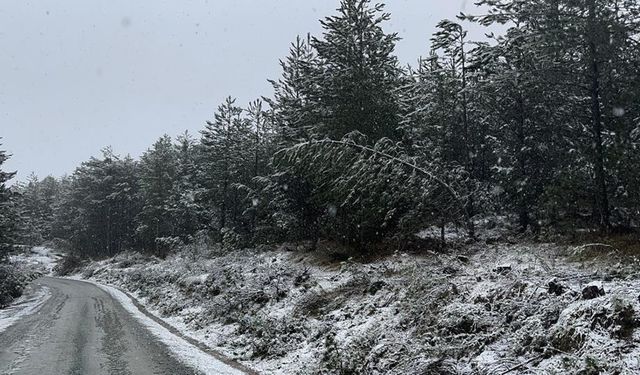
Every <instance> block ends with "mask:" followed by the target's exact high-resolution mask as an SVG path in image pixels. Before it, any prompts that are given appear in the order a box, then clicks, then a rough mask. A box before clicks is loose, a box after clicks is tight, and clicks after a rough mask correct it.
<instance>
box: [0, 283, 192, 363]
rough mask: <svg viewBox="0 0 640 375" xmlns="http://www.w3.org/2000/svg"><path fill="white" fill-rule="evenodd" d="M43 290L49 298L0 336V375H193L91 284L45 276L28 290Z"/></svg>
mask: <svg viewBox="0 0 640 375" xmlns="http://www.w3.org/2000/svg"><path fill="white" fill-rule="evenodd" d="M43 287H46V288H48V289H49V292H50V294H51V297H50V298H49V299H48V300H47V301H46V302H45V303H44V305H43V306H42V307H41V308H40V309H39V310H38V312H37V313H34V314H32V315H28V316H25V317H23V318H22V319H20V320H19V321H17V322H16V323H15V324H14V325H12V326H10V327H9V328H7V329H6V330H5V331H4V332H1V333H0V374H2V375H9V374H24V375H65V374H69V375H85V374H86V375H90V374H109V375H137V374H171V375H182V374H185V375H186V374H198V372H196V371H195V370H193V369H191V368H189V367H187V366H185V365H183V364H182V363H180V362H179V361H178V360H177V359H175V358H174V357H172V355H171V354H170V352H169V350H168V348H167V347H166V346H165V345H164V344H163V343H161V342H160V341H158V339H156V338H155V337H154V336H153V335H152V334H151V333H150V332H149V331H147V329H146V328H145V327H144V326H142V325H141V324H140V323H139V322H138V321H137V320H136V319H135V318H134V317H133V316H132V315H131V314H130V313H129V312H127V311H126V310H125V309H124V308H123V307H122V306H121V305H120V304H119V303H118V302H116V301H115V300H114V299H113V298H112V297H111V296H110V295H109V294H108V293H107V292H105V291H103V290H102V289H100V288H98V287H96V286H95V285H92V284H89V283H84V282H81V281H75V280H68V279H57V278H50V277H44V278H41V279H38V280H36V281H35V282H34V283H33V284H32V285H31V288H33V289H38V288H43Z"/></svg>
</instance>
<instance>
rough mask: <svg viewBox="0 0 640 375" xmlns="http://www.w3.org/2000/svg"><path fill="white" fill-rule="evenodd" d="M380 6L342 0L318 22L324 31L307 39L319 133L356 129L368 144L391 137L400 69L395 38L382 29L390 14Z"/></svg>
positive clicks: (339, 134)
mask: <svg viewBox="0 0 640 375" xmlns="http://www.w3.org/2000/svg"><path fill="white" fill-rule="evenodd" d="M383 10H384V6H383V5H382V4H376V5H371V1H370V0H342V1H341V2H340V8H339V9H338V14H337V15H335V16H331V17H327V18H325V19H324V20H322V21H320V22H321V24H322V27H323V29H324V33H323V36H322V38H313V39H312V40H311V46H312V47H313V48H314V49H315V50H316V53H317V55H318V64H317V66H316V70H315V72H313V78H314V80H313V83H314V85H313V87H312V88H311V89H312V93H311V95H310V97H311V100H312V102H313V106H314V107H315V108H316V109H315V111H316V113H318V115H319V122H318V123H317V126H316V128H315V129H314V131H315V132H316V133H318V134H319V136H321V137H322V136H328V137H330V138H333V139H340V138H342V137H343V136H344V135H345V134H347V133H350V132H353V131H357V132H360V133H361V134H364V135H365V136H367V137H368V139H369V141H370V142H371V143H375V141H377V140H378V139H380V138H383V137H389V138H396V135H397V128H398V125H399V121H400V117H399V115H400V112H399V111H400V109H399V99H398V88H399V86H400V74H401V69H400V68H399V66H398V60H397V58H396V57H395V56H394V55H393V52H394V49H395V43H396V41H398V40H399V38H398V36H397V35H396V34H395V33H392V34H387V33H385V32H384V30H383V28H382V24H383V23H384V22H386V21H388V20H389V18H390V16H389V14H388V13H384V11H383Z"/></svg>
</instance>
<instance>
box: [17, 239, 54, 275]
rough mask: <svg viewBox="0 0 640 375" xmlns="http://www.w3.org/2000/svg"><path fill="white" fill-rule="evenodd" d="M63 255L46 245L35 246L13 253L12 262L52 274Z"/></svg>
mask: <svg viewBox="0 0 640 375" xmlns="http://www.w3.org/2000/svg"><path fill="white" fill-rule="evenodd" d="M60 258H61V256H60V255H59V254H58V253H56V252H55V251H54V250H52V249H50V248H48V247H45V246H34V247H32V248H31V249H30V250H28V251H26V252H23V253H17V254H14V255H11V256H10V257H9V260H10V262H11V263H15V264H19V265H20V266H21V267H24V268H29V269H31V270H34V271H39V272H42V273H44V274H47V275H50V274H51V273H52V272H53V268H54V267H55V266H56V264H57V262H58V261H59V260H60Z"/></svg>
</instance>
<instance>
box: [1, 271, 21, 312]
mask: <svg viewBox="0 0 640 375" xmlns="http://www.w3.org/2000/svg"><path fill="white" fill-rule="evenodd" d="M25 284H26V280H25V278H24V277H23V276H22V275H20V274H19V273H18V272H17V271H16V270H15V268H14V267H12V266H10V265H6V264H4V265H0V308H2V307H5V306H7V305H8V304H10V303H11V302H12V301H13V300H15V299H16V298H18V297H20V296H21V295H22V292H23V290H24V286H25Z"/></svg>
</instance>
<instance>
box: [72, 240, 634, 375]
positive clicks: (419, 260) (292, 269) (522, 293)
mask: <svg viewBox="0 0 640 375" xmlns="http://www.w3.org/2000/svg"><path fill="white" fill-rule="evenodd" d="M489 241H491V242H489ZM511 241H512V239H510V238H505V237H503V234H502V233H499V231H494V233H492V235H491V238H488V239H487V244H484V243H478V244H474V245H470V246H468V247H465V248H464V250H463V251H462V252H455V253H452V254H435V253H433V254H429V255H426V256H421V255H408V254H405V253H396V254H395V255H393V256H387V257H383V258H381V259H378V260H376V261H369V262H357V261H353V260H348V261H343V262H339V261H335V260H334V261H331V260H330V257H327V255H326V254H324V255H323V253H321V252H320V253H317V252H316V253H313V252H298V251H287V250H284V249H281V250H274V251H257V250H242V251H235V252H230V253H226V254H214V255H211V254H210V255H207V256H203V255H199V256H197V257H196V258H197V259H193V258H191V256H192V255H190V254H187V253H185V254H182V253H178V254H174V255H172V256H171V257H169V258H167V259H165V260H159V259H156V258H147V259H146V260H145V259H144V257H142V256H140V255H139V254H129V255H128V254H122V255H119V256H118V257H116V258H114V259H110V260H104V261H100V262H94V263H92V264H90V265H89V266H88V267H87V268H86V270H85V271H84V272H83V274H84V275H85V276H87V277H91V278H92V279H94V280H98V281H100V282H103V283H109V284H113V285H117V286H118V287H121V288H124V289H125V290H127V291H129V292H130V293H131V294H132V295H134V296H135V297H136V298H137V299H138V300H139V301H140V302H141V303H142V304H143V305H145V306H146V307H147V308H148V309H149V310H150V311H152V313H154V314H156V315H159V316H162V317H163V319H164V320H165V321H167V322H169V323H170V324H171V325H172V326H173V327H176V328H177V329H179V330H180V331H182V332H183V333H184V334H186V335H187V336H189V337H191V338H194V339H196V340H197V341H200V342H203V343H205V344H206V345H207V346H209V347H211V348H215V349H216V350H217V351H220V352H222V353H224V354H225V355H227V356H228V357H231V358H234V359H236V360H239V361H241V362H243V363H246V364H248V365H250V366H251V367H253V368H255V369H256V370H258V371H260V373H264V374H291V373H334V372H336V371H338V369H340V368H342V369H347V370H349V371H355V372H356V373H372V374H382V373H385V374H405V373H459V374H474V375H475V374H478V375H488V374H494V373H501V372H504V371H506V370H508V369H511V368H513V367H515V366H519V365H522V366H521V367H518V369H517V370H513V371H512V372H511V373H513V374H528V373H566V374H577V373H578V371H579V370H581V369H583V370H584V369H585V368H586V367H585V366H589V365H590V363H591V362H590V361H594V363H597V364H598V366H601V369H602V371H601V373H604V374H607V373H616V371H618V372H619V373H621V374H632V373H640V367H639V363H638V362H639V361H638V358H640V349H638V348H637V346H636V345H635V344H634V345H633V346H631V347H630V346H629V344H628V342H634V343H637V342H638V341H640V340H639V339H640V333H639V332H635V331H634V333H633V337H632V338H631V339H629V340H631V341H628V340H627V339H620V338H618V337H617V336H616V334H615V332H617V330H618V328H616V327H617V326H618V325H619V324H618V323H619V321H620V319H618V315H620V314H619V313H620V311H625V310H624V307H625V306H628V305H630V306H631V307H632V308H633V311H634V314H635V316H634V319H636V320H638V312H640V303H639V301H638V296H637V293H638V292H637V291H638V290H640V280H638V278H637V277H635V276H634V275H635V273H634V272H635V271H634V270H635V269H637V266H638V264H637V263H633V262H627V261H625V260H622V259H621V260H616V259H615V257H613V256H610V255H609V253H607V252H604V253H603V254H602V258H604V259H602V258H599V259H598V260H597V261H593V262H587V261H576V260H574V259H572V257H574V256H575V251H574V250H575V248H573V247H570V246H563V245H557V244H553V243H515V244H514V243H511ZM494 242H495V243H494ZM599 251H600V250H599ZM131 259H135V261H134V262H133V263H132V262H131V261H130V260H131ZM616 262H618V263H620V264H621V266H620V267H623V269H624V267H627V268H630V269H629V272H631V273H630V274H629V276H625V275H626V274H624V272H623V269H618V267H619V266H618V265H617V263H616ZM120 264H127V265H128V267H127V268H122V267H119V265H120ZM611 272H614V273H615V272H617V273H616V274H619V276H614V277H613V279H611V278H609V277H607V274H608V273H611ZM301 274H306V275H307V277H306V278H300V275H301ZM551 280H553V281H554V282H556V283H559V284H561V285H562V286H563V287H564V288H565V289H564V293H562V294H561V295H556V294H553V293H550V292H549V291H548V283H549V281H551ZM607 280H609V281H607ZM593 283H595V285H601V286H602V287H603V288H604V290H605V291H606V295H605V296H603V297H598V298H595V299H593V300H582V296H581V290H582V288H584V287H585V286H587V285H589V284H593ZM380 285H382V287H380ZM282 291H284V293H282V294H281V292H282ZM234 305H236V306H237V307H233V308H232V307H229V306H234ZM620 307H622V309H621V308H620ZM598 314H600V315H602V316H603V317H604V318H602V321H601V323H598V322H600V321H597V322H596V323H597V324H595V325H594V323H593V322H594V321H593V320H592V317H593V316H597V315H598ZM616 314H618V315H616ZM607 319H609V320H607ZM616 319H617V320H616ZM609 321H614V322H616V323H615V324H614V325H610V324H609V323H608V322H609ZM572 328H573V329H574V330H575V332H581V334H582V335H583V336H585V337H584V340H583V341H582V342H581V343H582V344H581V345H579V346H576V347H575V348H573V346H572V345H573V343H572V342H571V340H568V341H567V343H564V342H562V341H561V340H558V338H562V337H567V338H569V339H570V338H571V332H573V331H571V329H572ZM567 332H569V333H567ZM565 344H566V345H569V346H570V347H568V348H565V349H564V350H563V349H562V345H565ZM542 353H549V354H545V356H544V357H541V354H542ZM608 358H613V359H612V360H608ZM363 366H364V367H363ZM567 366H568V367H567Z"/></svg>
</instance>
